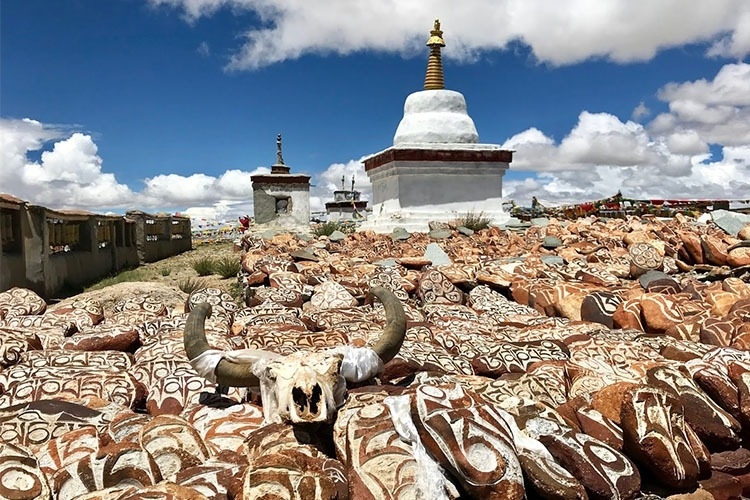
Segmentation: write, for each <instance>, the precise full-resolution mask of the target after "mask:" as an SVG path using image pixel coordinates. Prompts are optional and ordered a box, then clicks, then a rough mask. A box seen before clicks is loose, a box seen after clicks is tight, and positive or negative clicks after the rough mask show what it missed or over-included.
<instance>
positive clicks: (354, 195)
mask: <svg viewBox="0 0 750 500" xmlns="http://www.w3.org/2000/svg"><path fill="white" fill-rule="evenodd" d="M345 183H346V178H345V177H344V176H343V175H342V176H341V189H339V190H336V191H334V192H333V201H329V202H327V203H326V212H327V213H328V220H329V221H331V222H337V221H347V220H359V219H362V218H363V217H364V216H365V210H366V209H367V200H360V199H359V198H360V196H361V194H362V193H360V192H359V191H355V190H354V176H352V188H351V190H347V189H346V186H345Z"/></svg>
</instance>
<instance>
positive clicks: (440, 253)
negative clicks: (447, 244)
mask: <svg viewBox="0 0 750 500" xmlns="http://www.w3.org/2000/svg"><path fill="white" fill-rule="evenodd" d="M424 258H425V259H429V260H430V261H431V262H432V265H433V266H446V265H450V264H453V262H452V261H451V258H450V257H448V254H447V253H445V251H444V250H443V249H442V248H441V247H440V245H438V244H437V243H430V244H429V245H427V248H426V249H425V251H424Z"/></svg>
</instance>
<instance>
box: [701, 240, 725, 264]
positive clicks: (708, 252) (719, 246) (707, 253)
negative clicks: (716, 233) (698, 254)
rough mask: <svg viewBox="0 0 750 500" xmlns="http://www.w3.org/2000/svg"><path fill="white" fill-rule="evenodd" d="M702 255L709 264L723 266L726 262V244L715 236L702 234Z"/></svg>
mask: <svg viewBox="0 0 750 500" xmlns="http://www.w3.org/2000/svg"><path fill="white" fill-rule="evenodd" d="M701 249H702V250H703V257H704V259H705V260H707V261H708V262H710V263H711V264H716V265H717V266H724V265H726V263H727V244H726V243H724V242H723V241H721V240H718V239H716V238H712V237H710V236H704V237H702V238H701Z"/></svg>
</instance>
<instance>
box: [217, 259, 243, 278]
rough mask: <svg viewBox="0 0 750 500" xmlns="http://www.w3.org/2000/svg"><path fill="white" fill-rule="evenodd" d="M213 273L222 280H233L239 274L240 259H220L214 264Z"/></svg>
mask: <svg viewBox="0 0 750 500" xmlns="http://www.w3.org/2000/svg"><path fill="white" fill-rule="evenodd" d="M214 272H215V273H216V274H218V275H219V276H221V277H222V278H224V279H227V278H234V277H235V276H237V273H239V272H240V259H239V258H233V257H222V258H221V259H219V260H217V261H216V262H215V263H214Z"/></svg>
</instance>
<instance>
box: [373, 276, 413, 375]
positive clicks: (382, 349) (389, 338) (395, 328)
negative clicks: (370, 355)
mask: <svg viewBox="0 0 750 500" xmlns="http://www.w3.org/2000/svg"><path fill="white" fill-rule="evenodd" d="M369 294H371V295H374V296H375V297H377V298H378V299H380V302H382V303H383V307H385V318H386V324H385V328H383V334H382V335H381V336H380V338H379V339H378V341H377V342H376V343H375V345H374V346H372V350H373V351H375V352H376V353H377V355H378V356H380V359H381V360H382V361H383V364H385V363H387V362H389V361H390V360H392V359H393V358H394V357H395V356H396V354H398V351H399V350H400V349H401V344H403V343H404V337H405V336H406V314H405V313H404V307H403V306H402V305H401V301H400V300H398V297H396V295H395V294H394V293H393V292H392V291H390V290H388V289H387V288H384V287H381V286H376V287H373V288H371V289H370V291H369Z"/></svg>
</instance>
